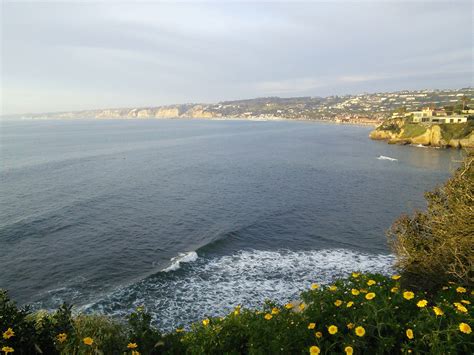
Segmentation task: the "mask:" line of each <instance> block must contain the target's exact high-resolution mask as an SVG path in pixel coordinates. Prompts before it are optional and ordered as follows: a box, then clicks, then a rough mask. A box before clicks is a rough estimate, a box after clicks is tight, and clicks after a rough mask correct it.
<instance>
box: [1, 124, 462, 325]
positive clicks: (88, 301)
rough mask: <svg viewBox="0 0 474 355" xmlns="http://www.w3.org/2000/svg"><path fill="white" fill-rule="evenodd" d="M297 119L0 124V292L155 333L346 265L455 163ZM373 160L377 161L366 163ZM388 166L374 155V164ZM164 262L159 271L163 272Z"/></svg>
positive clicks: (372, 266) (382, 260) (374, 262)
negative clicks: (130, 317) (125, 318)
mask: <svg viewBox="0 0 474 355" xmlns="http://www.w3.org/2000/svg"><path fill="white" fill-rule="evenodd" d="M369 131H370V128H368V127H356V126H338V125H326V124H320V123H309V122H246V121H228V122H224V121H186V120H161V121H152V120H150V121H133V120H130V121H115V120H111V121H94V120H83V121H41V122H31V121H20V122H18V121H17V122H2V123H1V144H2V147H1V164H2V171H1V187H0V203H1V210H0V249H1V252H0V269H1V270H2V272H1V273H0V287H2V288H7V289H9V290H10V293H11V295H12V296H13V297H14V298H15V299H16V300H17V301H19V302H20V303H26V302H28V303H33V304H34V305H35V307H37V308H52V307H55V306H57V305H58V304H60V303H61V302H63V301H67V302H72V303H74V304H75V305H77V307H78V309H80V310H83V311H86V312H88V311H95V312H97V311H99V312H104V313H107V314H112V315H117V316H120V315H123V314H126V313H127V312H129V311H130V310H131V309H133V308H134V307H136V306H138V305H141V304H144V305H145V306H146V307H147V308H148V309H149V310H150V311H151V312H152V313H153V315H154V319H155V321H156V323H157V324H159V325H160V326H161V327H163V328H164V329H170V328H172V327H175V326H177V325H180V324H186V323H188V322H190V321H192V320H196V319H199V318H201V317H204V316H206V315H219V314H223V313H224V312H225V311H227V310H229V309H230V308H231V307H232V306H235V305H237V304H243V305H244V306H257V305H259V304H260V303H261V302H262V301H263V300H264V299H265V298H271V299H274V300H277V301H280V302H285V301H287V300H291V299H294V298H295V297H297V295H298V294H299V292H300V291H301V290H304V289H306V288H307V287H308V286H309V285H310V283H311V282H314V281H316V282H330V280H332V279H333V278H334V277H337V276H343V275H345V274H347V273H348V272H350V271H352V270H354V269H359V270H366V271H378V272H390V265H391V263H392V261H393V257H392V256H391V255H390V252H389V250H388V247H387V243H386V239H385V230H386V229H387V228H388V227H389V226H390V225H391V223H392V222H393V221H394V220H395V219H396V218H397V216H398V215H400V214H401V213H410V212H411V211H413V209H414V208H424V202H423V192H424V191H426V190H429V189H432V188H433V187H434V186H436V185H437V184H440V183H442V182H443V181H444V180H445V179H447V178H448V176H449V175H450V174H451V173H452V171H453V169H454V168H455V166H456V162H455V160H459V159H460V157H459V154H460V153H459V152H458V151H454V150H438V149H426V148H417V147H401V146H395V145H387V144H385V143H383V142H374V141H371V140H369V139H368V138H367V137H368V133H369ZM381 157H382V158H381ZM387 157H388V158H390V159H386V158H387ZM171 259H172V260H171Z"/></svg>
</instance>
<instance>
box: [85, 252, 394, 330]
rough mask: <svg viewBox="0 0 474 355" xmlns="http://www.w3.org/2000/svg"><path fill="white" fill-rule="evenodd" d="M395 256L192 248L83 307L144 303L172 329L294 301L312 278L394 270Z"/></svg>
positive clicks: (112, 309) (122, 310)
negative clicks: (216, 253) (223, 252)
mask: <svg viewBox="0 0 474 355" xmlns="http://www.w3.org/2000/svg"><path fill="white" fill-rule="evenodd" d="M393 260H394V258H393V256H392V255H384V254H369V253H361V252H356V251H351V250H346V249H326V250H314V251H289V250H279V251H261V250H250V251H239V252H237V253H235V254H233V255H228V256H220V257H213V258H209V259H207V258H204V257H199V258H198V255H197V253H195V252H190V253H186V254H183V255H181V256H180V257H177V259H176V260H175V261H174V262H173V263H172V265H171V266H170V267H169V268H167V269H166V270H165V271H166V272H160V273H157V274H155V275H153V276H150V277H148V278H146V279H144V280H141V281H139V282H137V283H135V284H133V285H131V286H127V287H123V288H119V289H116V290H115V291H114V292H112V293H111V294H109V295H107V296H106V297H104V298H103V299H101V300H99V301H98V302H95V303H92V304H88V305H87V306H84V307H83V308H82V311H84V312H86V313H88V312H99V313H104V314H109V315H112V316H117V317H123V316H125V315H127V314H129V313H130V312H131V311H133V310H134V309H135V308H136V307H137V306H140V305H143V306H145V308H146V309H147V310H148V311H150V312H151V313H152V315H153V321H154V323H155V324H156V325H158V326H159V327H160V328H161V329H163V330H171V329H173V328H175V327H178V326H181V325H186V324H189V323H190V322H193V321H197V320H199V319H202V318H203V317H206V316H219V315H223V314H225V313H227V312H229V311H230V310H231V309H232V308H233V307H234V306H236V305H239V304H240V305H242V306H244V307H258V306H261V305H262V303H263V302H264V301H265V300H266V299H271V300H274V301H277V302H280V303H284V302H287V301H290V300H294V299H295V298H297V297H298V296H299V294H300V293H301V291H303V290H305V289H307V288H308V287H309V286H310V284H311V283H312V282H318V283H321V284H327V283H329V282H331V281H332V280H334V279H335V278H338V277H344V276H347V275H348V274H349V273H350V272H352V271H356V270H357V271H362V272H375V273H377V272H379V273H385V274H388V273H390V272H392V268H391V265H392V263H393ZM190 261H193V262H192V263H190ZM173 265H174V266H173Z"/></svg>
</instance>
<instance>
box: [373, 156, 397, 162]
mask: <svg viewBox="0 0 474 355" xmlns="http://www.w3.org/2000/svg"><path fill="white" fill-rule="evenodd" d="M377 159H378V160H389V161H398V159H396V158H390V157H386V156H385V155H380V156H379V157H378V158H377Z"/></svg>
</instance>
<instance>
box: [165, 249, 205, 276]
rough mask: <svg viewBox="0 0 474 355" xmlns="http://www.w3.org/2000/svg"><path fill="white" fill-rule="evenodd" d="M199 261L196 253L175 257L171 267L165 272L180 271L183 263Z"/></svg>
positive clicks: (191, 252) (181, 254)
mask: <svg viewBox="0 0 474 355" xmlns="http://www.w3.org/2000/svg"><path fill="white" fill-rule="evenodd" d="M197 259H198V255H197V253H196V252H195V251H190V252H187V253H180V254H179V255H178V256H175V257H174V258H172V259H171V265H170V266H168V267H167V268H166V269H164V270H163V271H165V272H169V271H173V270H178V269H179V268H180V267H181V263H191V262H193V261H196V260H197Z"/></svg>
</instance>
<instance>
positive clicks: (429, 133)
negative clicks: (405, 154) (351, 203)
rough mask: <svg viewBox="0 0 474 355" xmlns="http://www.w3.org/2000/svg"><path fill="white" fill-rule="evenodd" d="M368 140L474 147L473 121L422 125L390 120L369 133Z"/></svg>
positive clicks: (399, 119) (404, 120) (407, 121)
mask: <svg viewBox="0 0 474 355" xmlns="http://www.w3.org/2000/svg"><path fill="white" fill-rule="evenodd" d="M370 138H372V139H376V140H378V139H380V140H387V141H388V142H389V143H399V144H422V145H427V146H434V147H453V148H471V147H474V120H469V121H467V122H465V123H450V124H424V123H412V122H409V120H407V119H401V118H397V119H390V120H386V121H384V122H383V123H382V124H381V125H380V126H378V127H377V128H376V129H375V130H373V131H372V132H371V133H370Z"/></svg>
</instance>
